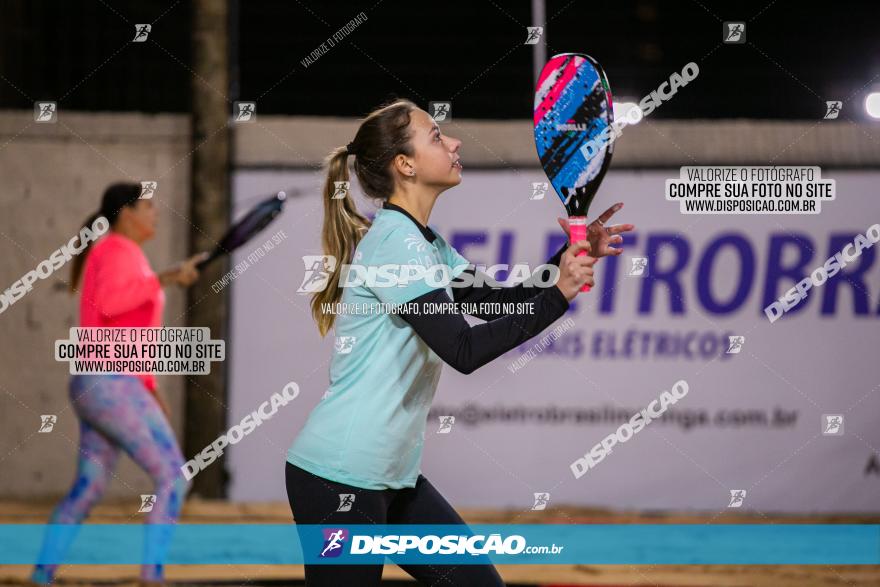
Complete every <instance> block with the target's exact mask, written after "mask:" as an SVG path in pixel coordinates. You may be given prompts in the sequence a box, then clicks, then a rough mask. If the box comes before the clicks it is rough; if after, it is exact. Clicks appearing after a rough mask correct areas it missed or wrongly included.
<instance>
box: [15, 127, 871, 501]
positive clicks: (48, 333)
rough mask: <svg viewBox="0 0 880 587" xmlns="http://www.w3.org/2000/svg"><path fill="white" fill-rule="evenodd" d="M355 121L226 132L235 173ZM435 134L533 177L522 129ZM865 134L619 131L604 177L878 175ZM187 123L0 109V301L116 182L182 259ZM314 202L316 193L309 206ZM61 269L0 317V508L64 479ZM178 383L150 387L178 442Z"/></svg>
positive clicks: (70, 431)
mask: <svg viewBox="0 0 880 587" xmlns="http://www.w3.org/2000/svg"><path fill="white" fill-rule="evenodd" d="M356 129H357V121H356V120H351V119H331V118H314V117H312V118H308V117H303V118H285V117H272V116H260V117H258V119H257V121H256V122H254V123H250V124H242V125H239V126H238V127H237V128H236V135H235V153H236V163H237V165H239V166H241V167H264V166H272V167H298V168H311V169H317V166H318V165H319V164H320V162H321V160H322V159H323V157H324V156H325V154H326V153H327V152H328V151H329V150H330V149H331V148H332V147H334V146H337V145H343V144H345V143H347V142H348V141H349V140H351V139H352V138H353V136H354V133H355V131H356ZM445 130H446V132H447V133H448V134H451V135H453V136H456V137H458V138H461V139H462V140H463V141H464V146H463V148H462V159H463V161H464V163H465V166H466V167H471V168H473V167H483V168H491V167H495V168H499V167H500V168H509V169H517V168H534V167H535V165H536V161H535V155H534V146H533V143H532V126H531V124H530V123H529V121H511V122H495V121H458V120H453V121H452V122H450V123H447V124H446V127H445ZM877 134H878V133H877V128H876V127H875V126H872V125H857V124H854V123H850V122H847V121H842V120H841V121H815V122H752V121H739V120H737V121H687V122H676V121H657V122H651V121H650V120H646V121H645V122H643V123H642V124H639V125H638V126H635V127H632V128H628V129H626V130H625V131H624V135H623V137H621V139H620V140H619V141H618V142H617V144H616V145H615V154H614V162H613V165H614V166H615V167H676V166H680V165H693V164H776V165H790V164H809V165H821V166H823V167H877V166H878V165H880V142H878V141H877V139H876V136H877ZM191 150H192V146H191V144H190V139H189V119H188V117H186V116H178V115H158V116H149V115H142V114H134V113H132V114H107V113H96V114H86V113H66V112H63V111H62V112H61V113H60V118H59V121H58V122H57V123H56V124H36V123H34V122H33V114H32V112H30V111H0V178H2V181H0V251H2V259H3V261H2V264H0V289H5V288H7V287H9V285H11V284H12V283H13V282H14V281H15V280H17V279H19V278H20V277H21V276H22V275H24V274H25V273H26V272H27V271H29V270H30V269H33V268H34V267H36V266H37V264H38V263H39V262H40V261H42V260H43V259H45V258H47V256H48V255H49V254H50V253H51V252H52V251H54V250H55V249H56V248H58V247H59V246H60V245H61V244H62V243H64V242H67V241H68V240H69V239H70V238H71V236H72V235H73V234H75V232H76V231H77V230H78V229H79V227H80V226H81V222H82V221H83V220H84V219H85V218H86V217H87V216H88V215H89V214H91V213H92V212H93V211H94V210H95V209H97V206H98V204H99V200H100V196H101V193H102V191H103V189H104V187H105V186H106V185H107V184H108V183H110V182H113V181H116V180H122V179H129V180H131V181H141V180H145V179H155V180H158V181H159V190H158V192H157V195H156V202H157V204H158V205H159V211H160V223H159V230H158V234H157V236H156V238H155V239H154V240H153V241H151V242H150V243H149V244H148V245H147V246H146V247H145V249H146V252H147V256H148V258H149V259H150V262H151V263H152V265H153V267H154V268H155V269H157V270H159V269H162V268H164V267H166V266H167V265H169V264H171V263H172V262H174V261H177V260H179V259H181V258H183V257H184V256H185V255H186V254H187V246H186V243H187V236H188V229H189V222H188V219H187V218H188V203H187V198H188V192H189V165H190V160H189V155H190V153H191ZM316 197H317V195H316ZM68 269H69V268H68V267H65V268H63V269H62V270H61V271H60V272H58V273H56V274H53V275H52V276H51V277H50V278H49V279H48V280H46V281H42V282H38V283H37V284H36V286H35V288H34V289H33V291H31V292H30V293H28V294H27V295H26V296H25V297H24V298H23V299H21V300H19V301H18V302H17V303H15V304H14V305H13V306H12V307H10V308H9V309H7V310H6V311H5V312H3V313H2V314H0V497H33V498H49V497H55V496H58V495H60V494H62V493H64V492H65V491H66V490H67V488H68V486H69V484H70V482H71V480H72V478H73V473H74V463H75V456H76V453H77V442H78V429H77V420H76V418H75V416H74V415H73V413H72V412H71V409H70V403H69V400H68V398H67V379H68V373H67V365H66V364H61V363H56V362H55V361H54V359H53V343H54V341H55V340H56V339H58V338H64V337H66V336H67V329H68V328H69V327H70V326H72V325H74V324H75V320H76V316H77V305H76V300H75V299H74V298H72V297H71V296H70V295H69V294H67V293H66V291H65V288H66V279H67V277H68ZM168 293H169V296H168V305H167V307H166V312H165V323H166V325H182V324H183V323H184V319H183V315H182V314H183V311H184V309H185V308H184V297H183V294H182V292H180V291H179V290H176V289H169V290H168ZM182 383H183V381H182V379H181V378H180V377H161V378H159V384H160V386H162V387H163V388H164V389H165V391H166V393H167V395H168V396H169V399H170V400H171V407H172V410H173V411H174V412H175V417H174V418H173V424H174V426H175V429H176V430H177V431H178V433H179V432H180V430H181V429H182V428H181V427H182V425H183V422H182V419H181V417H180V411H181V407H182V397H181V393H182V389H183V385H182ZM40 414H57V415H59V422H58V424H57V425H56V427H55V430H54V431H53V432H52V433H51V434H37V429H38V425H39V423H40V417H39V416H40ZM150 487H151V484H150V482H149V479H148V477H147V476H146V475H145V474H144V473H143V472H141V471H140V470H139V469H137V467H136V466H135V465H134V464H133V463H132V462H131V461H130V460H128V459H121V461H120V466H119V467H118V469H117V471H116V477H115V479H114V481H113V483H112V486H111V488H110V490H109V495H110V496H116V497H122V496H125V497H126V498H127V499H131V498H132V494H136V493H139V492H147V490H149V489H150Z"/></svg>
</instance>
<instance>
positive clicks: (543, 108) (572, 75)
mask: <svg viewBox="0 0 880 587" xmlns="http://www.w3.org/2000/svg"><path fill="white" fill-rule="evenodd" d="M613 121H614V114H613V112H612V102H611V88H610V87H609V85H608V79H607V78H606V77H605V72H604V71H603V70H602V67H601V66H600V65H599V64H598V63H597V62H596V60H595V59H593V58H592V57H590V56H588V55H583V54H580V53H562V54H560V55H555V56H554V57H552V58H551V59H550V61H548V62H547V64H546V65H545V66H544V69H543V70H541V76H540V77H539V78H538V86H537V88H536V90H535V112H534V122H535V146H536V147H537V149H538V157H540V159H541V167H543V168H544V173H546V174H547V179H549V180H550V183H551V184H552V185H553V189H555V190H556V195H557V196H559V199H560V200H562V203H563V205H564V206H565V209H566V211H567V212H568V216H569V219H568V220H569V230H570V234H569V237H570V240H571V242H572V243H575V242H577V241H581V240H586V239H587V212H588V211H589V208H590V204H591V203H592V202H593V198H594V197H595V195H596V191H597V190H598V189H599V184H600V183H602V178H603V177H605V172H606V171H607V170H608V166H609V165H610V164H611V154H612V153H613V151H614V142H613V137H612V136H611V128H610V127H611V123H612V122H613ZM586 254H587V253H586V251H581V252H580V253H579V255H578V256H581V255H586ZM593 254H595V252H593ZM581 291H590V287H589V286H588V285H584V286H583V287H582V288H581Z"/></svg>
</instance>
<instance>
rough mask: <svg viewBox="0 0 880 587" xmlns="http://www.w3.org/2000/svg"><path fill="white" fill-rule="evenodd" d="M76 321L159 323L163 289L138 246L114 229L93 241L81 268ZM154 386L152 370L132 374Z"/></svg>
mask: <svg viewBox="0 0 880 587" xmlns="http://www.w3.org/2000/svg"><path fill="white" fill-rule="evenodd" d="M82 280H83V283H82V294H81V296H80V303H79V325H80V326H81V327H83V328H85V327H117V326H130V327H159V326H162V310H163V309H164V307H165V292H164V291H162V285H161V284H160V283H159V277H158V276H157V275H156V274H155V273H154V272H153V269H152V268H151V267H150V263H149V261H147V258H146V256H145V255H144V252H143V251H142V250H141V247H140V246H139V245H138V244H137V243H136V242H134V241H133V240H131V239H129V238H128V237H125V236H122V235H120V234H117V233H115V232H111V233H109V234H107V236H105V237H103V238H101V239H100V240H99V241H98V242H96V243H95V244H94V245H93V246H92V249H91V251H89V254H88V257H86V262H85V269H84V270H83V278H82ZM134 376H135V377H138V378H139V379H140V380H141V381H143V383H144V385H145V386H146V388H147V389H149V390H150V391H152V392H155V390H156V378H155V376H154V375H153V374H151V373H149V374H135V375H134Z"/></svg>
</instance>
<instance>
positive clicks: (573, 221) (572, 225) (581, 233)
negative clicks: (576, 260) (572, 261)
mask: <svg viewBox="0 0 880 587" xmlns="http://www.w3.org/2000/svg"><path fill="white" fill-rule="evenodd" d="M568 231H569V238H570V239H571V243H572V244H574V243H576V242H578V241H585V240H587V217H586V216H569V217H568ZM586 254H587V252H586V251H581V252H580V253H578V254H577V256H578V257H583V256H585V255H586ZM581 291H590V286H589V285H586V284H584V285H583V286H581Z"/></svg>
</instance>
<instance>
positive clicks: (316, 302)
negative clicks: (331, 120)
mask: <svg viewBox="0 0 880 587" xmlns="http://www.w3.org/2000/svg"><path fill="white" fill-rule="evenodd" d="M326 166H327V179H326V180H325V182H324V189H323V193H322V198H323V199H324V225H323V228H322V229H321V245H322V248H323V250H324V254H325V255H329V256H332V257H335V258H336V270H335V271H333V272H332V273H331V274H330V281H329V282H328V283H327V287H326V288H324V289H323V290H321V291H318V292H317V293H315V295H314V296H313V297H312V303H311V306H312V316H313V317H314V318H315V321H316V322H317V323H318V331H319V332H320V333H321V336H326V334H327V333H328V332H329V331H330V329H331V328H333V322H334V321H335V318H336V314H335V313H333V312H325V311H324V308H325V304H331V305H332V304H335V303H336V302H338V301H339V300H340V299H341V298H342V289H341V288H340V287H339V277H340V274H341V269H342V266H343V265H346V264H349V263H351V259H352V256H353V255H354V249H355V247H357V245H358V243H359V242H360V240H361V238H363V236H364V233H365V232H366V231H367V230H368V229H369V228H370V221H369V220H368V219H367V218H366V217H364V216H363V215H361V213H360V212H358V210H357V207H356V206H355V203H354V199H353V198H352V196H351V189H350V185H351V184H350V183H348V182H349V173H348V148H347V147H339V148H337V149H335V150H334V151H333V152H332V153H331V154H330V156H329V157H328V158H327V162H326ZM337 182H346V183H344V184H340V183H337ZM337 186H339V188H338V189H337ZM341 192H344V193H345V195H344V196H343V197H341V198H339V197H337V198H335V199H334V196H337V195H338V194H340V193H341Z"/></svg>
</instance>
